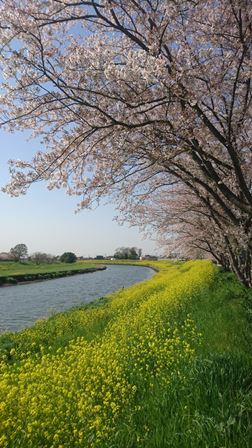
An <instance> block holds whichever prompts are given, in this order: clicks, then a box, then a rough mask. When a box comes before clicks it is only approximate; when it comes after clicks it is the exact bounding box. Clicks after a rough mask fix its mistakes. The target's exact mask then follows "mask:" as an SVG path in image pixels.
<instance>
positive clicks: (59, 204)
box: [0, 131, 157, 256]
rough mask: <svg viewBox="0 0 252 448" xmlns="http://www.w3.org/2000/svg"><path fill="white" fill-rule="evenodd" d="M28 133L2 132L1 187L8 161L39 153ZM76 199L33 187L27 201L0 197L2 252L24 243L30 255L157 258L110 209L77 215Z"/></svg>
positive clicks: (151, 245)
mask: <svg viewBox="0 0 252 448" xmlns="http://www.w3.org/2000/svg"><path fill="white" fill-rule="evenodd" d="M27 136H28V134H27V133H21V132H19V133H14V134H13V133H12V134H10V133H6V132H3V131H0V142H1V149H0V186H1V187H2V186H3V185H4V184H5V183H7V181H8V164H7V162H8V160H9V159H15V158H19V159H24V160H29V159H30V158H31V156H32V154H33V153H34V152H35V151H36V150H38V149H39V143H37V141H34V140H33V141H31V140H30V141H27V138H26V137H27ZM77 202H78V198H74V197H70V196H67V195H66V194H65V193H64V191H62V190H55V191H48V190H47V188H46V185H45V184H44V183H38V184H36V185H33V186H32V187H31V188H30V190H29V191H28V193H27V194H26V195H25V196H21V197H19V198H11V197H9V196H7V195H6V194H4V193H2V192H0V207H1V232H0V252H2V251H9V250H10V248H11V247H13V246H15V245H16V244H18V243H25V244H26V245H27V247H28V251H29V253H30V254H31V253H33V252H35V251H42V252H47V253H51V254H55V255H58V254H61V253H62V252H65V251H72V252H75V253H76V254H77V255H83V256H95V255H97V254H102V255H111V254H113V252H114V251H115V249H116V248H117V247H121V246H130V247H132V246H136V247H139V248H142V249H143V253H145V254H147V253H157V249H156V246H155V243H154V242H153V241H150V240H143V238H142V235H141V233H140V232H139V231H138V229H136V228H130V227H128V226H127V225H124V226H119V225H118V224H117V223H115V222H114V221H113V217H114V216H115V214H116V212H115V210H114V208H113V206H111V205H107V206H100V207H99V208H97V209H96V210H94V211H90V210H84V211H82V212H80V213H78V214H75V213H74V211H75V209H76V204H77Z"/></svg>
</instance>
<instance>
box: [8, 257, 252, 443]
mask: <svg viewBox="0 0 252 448" xmlns="http://www.w3.org/2000/svg"><path fill="white" fill-rule="evenodd" d="M153 265H154V266H155V267H156V268H158V269H159V272H158V273H157V274H155V275H154V276H153V277H152V279H150V280H148V281H146V282H144V283H140V284H138V285H135V286H132V287H130V288H127V289H126V288H125V289H123V290H120V291H118V292H116V293H114V294H111V295H110V296H106V297H104V298H102V299H100V300H97V301H95V302H93V303H91V304H89V305H86V306H83V307H78V308H75V309H73V310H70V311H68V312H65V313H61V314H58V315H55V316H53V317H51V318H50V319H49V320H47V321H41V322H38V323H37V324H36V325H35V326H34V327H32V328H29V329H27V330H25V331H23V332H21V333H17V334H6V335H3V336H2V337H1V338H0V352H1V353H2V363H1V374H2V378H3V380H2V383H1V388H0V403H1V404H0V406H1V411H2V412H1V414H0V415H1V416H0V428H1V430H0V431H2V432H0V440H1V444H2V445H1V446H2V447H3V448H7V447H8V448H14V447H16V446H26V447H27V448H29V447H34V448H35V447H39V446H43V447H45V448H47V447H53V448H59V447H61V448H62V447H64V448H72V447H73V446H75V447H77V448H82V447H83V446H88V447H90V448H91V447H92V448H108V447H111V446H114V447H117V448H133V447H134V448H135V447H144V448H163V447H170V448H202V447H207V446H209V447H214V446H218V447H220V446H223V447H226V448H237V447H239V446H242V447H244V448H250V447H251V446H252V431H251V429H252V415H251V411H252V409H251V402H252V377H251V371H252V359H251V343H252V329H251V319H250V317H249V316H251V300H252V298H251V292H250V291H247V290H245V289H244V288H243V287H242V286H241V285H240V284H239V283H237V281H236V280H235V279H234V277H233V276H232V275H231V274H227V273H223V272H220V271H219V270H218V268H217V267H216V266H214V265H212V264H211V263H210V262H208V261H196V262H186V263H180V264H177V265H176V264H174V263H169V262H157V263H153ZM1 437H2V439H1Z"/></svg>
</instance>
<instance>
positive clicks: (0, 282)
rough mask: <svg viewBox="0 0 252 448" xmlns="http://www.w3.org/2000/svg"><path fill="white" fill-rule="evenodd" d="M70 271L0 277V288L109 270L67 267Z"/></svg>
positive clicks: (103, 267) (98, 267) (93, 267)
mask: <svg viewBox="0 0 252 448" xmlns="http://www.w3.org/2000/svg"><path fill="white" fill-rule="evenodd" d="M67 268H68V269H66V268H65V269H64V268H62V270H58V271H48V272H36V273H34V272H27V273H24V274H21V273H18V274H12V275H8V276H0V287H7V286H17V285H24V284H29V283H33V282H41V281H46V280H54V279H57V278H63V277H68V276H73V275H80V274H89V273H93V272H96V271H102V270H105V269H107V267H106V266H104V265H99V266H97V265H95V266H85V267H82V268H81V269H78V268H76V267H75V268H74V269H73V268H72V269H71V267H70V266H68V267H67Z"/></svg>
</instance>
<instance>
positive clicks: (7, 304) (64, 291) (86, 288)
mask: <svg viewBox="0 0 252 448" xmlns="http://www.w3.org/2000/svg"><path fill="white" fill-rule="evenodd" d="M153 273H154V271H153V270H152V269H150V268H145V267H139V266H108V267H107V269H106V270H105V271H97V272H94V273H90V274H80V275H75V276H73V277H64V278H59V279H55V280H48V281H44V282H40V283H30V284H27V285H18V286H9V287H4V288H0V333H2V332H4V331H18V330H21V329H23V328H25V327H28V326H30V325H32V324H33V323H34V322H35V321H36V320H37V319H41V318H43V317H47V316H50V315H51V314H52V313H53V312H56V311H64V310H66V309H68V308H71V307H72V306H75V305H79V304H81V303H88V302H91V301H92V300H94V299H96V298H98V297H102V296H104V295H106V294H109V293H111V292H113V291H116V290H117V289H120V288H123V287H127V286H130V285H133V284H134V283H137V282H141V281H143V280H146V279H148V278H150V277H152V275H153Z"/></svg>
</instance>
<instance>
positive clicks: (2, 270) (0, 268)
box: [0, 261, 95, 277]
mask: <svg viewBox="0 0 252 448" xmlns="http://www.w3.org/2000/svg"><path fill="white" fill-rule="evenodd" d="M93 267H95V263H90V262H89V263H85V262H82V261H79V262H76V263H60V262H59V263H43V264H38V265H37V264H34V263H31V262H27V263H19V262H14V261H10V262H5V261H2V262H0V277H14V276H16V275H23V274H25V275H29V274H45V273H51V272H62V271H76V270H79V269H83V270H85V269H87V268H93Z"/></svg>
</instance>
